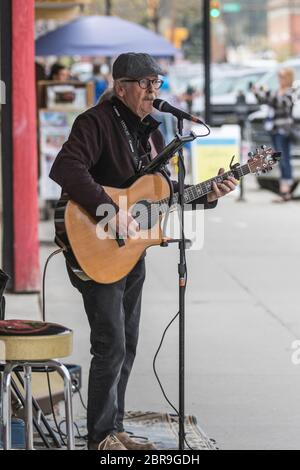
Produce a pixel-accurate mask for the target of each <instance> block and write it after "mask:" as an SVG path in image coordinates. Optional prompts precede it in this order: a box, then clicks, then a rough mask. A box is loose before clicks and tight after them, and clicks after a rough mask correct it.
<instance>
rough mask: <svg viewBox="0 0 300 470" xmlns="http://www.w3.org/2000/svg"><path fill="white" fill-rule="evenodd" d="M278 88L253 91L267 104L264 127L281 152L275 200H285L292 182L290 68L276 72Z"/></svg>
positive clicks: (291, 88)
mask: <svg viewBox="0 0 300 470" xmlns="http://www.w3.org/2000/svg"><path fill="white" fill-rule="evenodd" d="M278 80H279V88H278V90H276V91H275V92H270V91H264V90H257V89H256V88H255V87H254V89H253V92H254V94H255V96H256V98H257V100H258V102H259V103H261V104H267V105H268V106H269V114H268V117H267V119H266V121H265V129H266V130H267V131H268V132H270V134H271V139H272V144H273V147H274V149H275V150H276V151H277V152H281V153H282V156H281V161H280V170H281V178H280V183H279V194H280V199H279V200H278V201H277V202H287V201H290V200H291V199H292V194H291V188H292V184H293V175H292V166H291V161H290V158H291V138H290V133H291V129H292V126H293V117H292V111H293V104H294V99H293V94H294V90H293V82H294V71H293V69H291V68H282V69H280V70H279V72H278Z"/></svg>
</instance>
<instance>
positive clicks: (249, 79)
mask: <svg viewBox="0 0 300 470" xmlns="http://www.w3.org/2000/svg"><path fill="white" fill-rule="evenodd" d="M269 70H270V68H269V67H260V68H242V69H240V68H235V69H232V67H228V65H226V66H224V65H215V66H213V67H212V70H211V76H212V82H211V106H212V124H213V125H215V126H219V125H222V124H235V123H237V122H238V117H237V113H236V104H237V99H238V96H239V95H240V94H241V93H242V94H243V95H244V96H245V101H246V104H247V105H248V108H247V109H248V113H251V112H253V111H256V110H258V109H259V105H258V103H257V102H256V99H255V97H254V95H253V93H252V92H251V90H250V88H251V85H252V84H256V83H257V81H258V80H259V79H260V78H261V77H263V76H264V75H265V74H266V73H267V72H268V71H269ZM195 72H197V75H196V76H195V75H194V73H195ZM170 83H171V88H172V90H173V92H175V93H177V94H180V93H184V92H185V91H186V89H187V88H188V87H190V88H191V89H193V90H194V91H195V94H196V95H197V94H198V96H196V98H195V99H194V101H193V108H192V111H193V113H194V114H198V115H203V113H204V94H203V89H204V70H203V66H202V65H201V64H198V69H196V68H192V69H190V68H189V67H185V69H181V73H179V70H178V69H177V70H176V73H174V71H173V72H172V73H171V74H170Z"/></svg>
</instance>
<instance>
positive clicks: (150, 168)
mask: <svg viewBox="0 0 300 470" xmlns="http://www.w3.org/2000/svg"><path fill="white" fill-rule="evenodd" d="M177 130H178V131H177V134H176V137H175V139H174V140H173V141H172V142H170V144H169V145H167V147H165V149H164V150H163V151H162V152H161V153H160V154H159V155H157V156H156V157H155V158H154V159H153V160H152V161H151V162H150V163H149V164H148V165H146V166H144V167H143V168H142V169H141V170H140V171H139V173H138V175H135V176H134V178H136V177H140V176H143V175H145V174H149V173H153V172H154V171H158V170H159V169H162V168H163V165H164V164H166V163H167V162H168V161H169V160H170V158H171V157H172V156H173V155H174V153H175V151H176V152H177V154H178V169H179V171H178V202H179V206H180V209H179V211H178V212H179V222H180V227H181V236H180V237H179V239H178V240H166V241H164V242H163V243H162V245H161V246H168V245H169V243H178V244H179V250H180V262H179V264H178V275H179V280H178V286H179V312H178V313H179V423H178V424H179V434H178V437H179V442H178V448H179V450H184V443H185V431H184V429H185V426H184V418H185V406H184V395H185V388H184V381H185V371H184V366H185V289H186V273H187V271H186V257H185V251H186V245H187V243H188V242H189V243H190V240H186V239H185V235H184V179H185V168H184V161H183V145H184V143H186V142H191V141H193V140H195V139H196V138H197V135H196V134H194V133H193V132H191V133H190V134H189V135H186V136H184V135H183V118H182V117H177ZM165 176H166V175H165ZM132 182H133V181H130V184H131V183H132ZM127 185H128V182H127V183H126V187H127Z"/></svg>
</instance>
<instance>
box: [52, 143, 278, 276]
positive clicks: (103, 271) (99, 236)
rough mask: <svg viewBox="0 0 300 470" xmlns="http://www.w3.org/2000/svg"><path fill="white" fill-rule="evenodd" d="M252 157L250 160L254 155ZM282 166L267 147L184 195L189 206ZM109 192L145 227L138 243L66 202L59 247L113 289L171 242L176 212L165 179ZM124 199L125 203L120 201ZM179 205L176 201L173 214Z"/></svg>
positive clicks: (61, 207) (58, 221) (60, 212)
mask: <svg viewBox="0 0 300 470" xmlns="http://www.w3.org/2000/svg"><path fill="white" fill-rule="evenodd" d="M249 155H250V154H249ZM279 160H280V153H275V152H273V150H272V149H271V148H268V149H267V148H265V147H263V148H262V149H260V150H257V151H256V153H255V154H251V156H250V158H249V160H248V161H247V163H246V164H244V165H239V164H236V165H234V167H232V168H231V170H229V171H227V172H226V173H224V174H223V175H218V176H215V177H214V178H211V179H209V180H207V181H204V182H202V183H199V184H196V185H194V186H189V187H188V188H187V189H185V192H184V202H185V203H186V204H188V203H190V202H192V201H195V200H196V199H198V198H199V197H201V196H204V195H206V194H209V193H210V192H211V191H212V190H213V186H212V184H213V182H214V181H215V182H216V183H222V182H223V181H224V180H225V179H227V178H228V176H233V177H235V178H236V179H240V178H242V177H244V176H245V175H247V174H250V173H257V174H258V173H260V172H267V171H270V170H271V169H272V167H273V166H274V165H275V164H276V163H277V162H278V161H279ZM104 190H105V192H106V193H107V194H108V195H109V196H110V197H111V199H112V200H113V201H114V202H115V203H116V204H117V205H120V200H122V201H124V200H125V201H126V202H127V207H128V210H129V212H130V213H131V215H132V216H133V217H134V218H135V220H136V221H137V222H138V224H139V231H138V233H137V236H136V237H134V238H129V237H128V238H126V239H120V238H118V236H117V235H116V234H115V232H113V230H111V228H110V225H109V224H105V222H104V221H103V220H102V222H101V223H100V222H97V221H96V220H95V219H94V218H92V217H91V216H90V215H89V214H88V213H87V212H86V211H85V210H84V209H83V208H82V207H81V206H80V205H79V204H77V203H76V202H74V201H72V200H68V199H62V200H60V201H59V203H58V205H57V208H56V211H55V228H56V242H57V243H58V244H59V245H60V246H61V247H63V248H64V249H65V250H66V251H68V250H71V251H72V252H73V254H74V257H75V259H76V262H77V263H78V265H79V266H80V268H81V269H82V271H84V273H85V274H86V275H87V276H88V277H89V278H91V279H93V280H94V281H96V282H100V283H104V284H109V283H113V282H116V281H118V280H120V279H122V278H123V277H124V276H126V275H127V274H128V273H129V272H130V271H131V270H132V269H133V268H134V266H135V265H136V263H137V262H138V260H139V259H140V257H141V256H142V255H143V253H144V252H145V250H146V249H147V248H149V247H150V246H155V245H161V244H163V242H164V241H165V239H164V235H163V230H162V228H161V222H162V219H163V216H164V215H165V214H166V213H167V211H169V210H170V187H169V184H168V182H167V180H166V179H165V177H164V176H163V175H162V174H160V173H156V174H151V175H145V176H142V177H140V178H139V179H137V180H136V181H135V182H134V183H133V184H132V185H131V186H130V187H128V188H125V189H120V188H112V187H106V186H104ZM120 198H121V199H120ZM177 204H178V193H175V194H174V195H173V200H172V205H171V209H174V208H176V205H177Z"/></svg>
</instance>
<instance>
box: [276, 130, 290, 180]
mask: <svg viewBox="0 0 300 470" xmlns="http://www.w3.org/2000/svg"><path fill="white" fill-rule="evenodd" d="M271 137H272V144H273V146H274V149H275V150H276V151H277V152H282V155H281V160H280V170H281V179H282V180H287V181H290V182H291V183H292V181H291V180H292V178H293V177H292V166H291V141H290V138H289V137H288V136H287V135H283V134H272V136H271Z"/></svg>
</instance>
